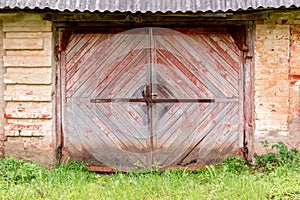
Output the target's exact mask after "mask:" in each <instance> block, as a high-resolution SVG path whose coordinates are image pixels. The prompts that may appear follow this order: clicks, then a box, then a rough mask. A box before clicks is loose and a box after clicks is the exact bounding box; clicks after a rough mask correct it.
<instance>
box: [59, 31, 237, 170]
mask: <svg viewBox="0 0 300 200" xmlns="http://www.w3.org/2000/svg"><path fill="white" fill-rule="evenodd" d="M64 53H65V65H64V69H65V74H66V77H65V81H66V89H65V93H66V109H65V112H64V114H65V119H66V122H65V124H64V125H63V126H64V136H65V144H64V145H65V147H66V148H67V149H68V151H69V153H70V155H72V156H73V157H74V158H76V157H80V158H83V157H84V154H88V155H89V156H88V159H90V160H95V161H96V162H97V163H98V164H101V165H107V166H113V167H126V168H132V167H134V163H139V165H140V166H141V167H144V168H149V167H151V166H152V165H153V164H159V165H160V166H162V167H164V166H171V165H190V164H197V165H204V164H207V163H210V162H215V161H217V160H218V159H220V158H222V157H225V156H228V155H232V154H234V153H235V152H236V151H237V148H238V144H239V141H240V140H241V138H240V137H241V127H242V124H243V123H242V120H241V117H240V116H242V115H243V109H242V105H243V103H242V96H243V94H241V91H242V89H241V88H242V87H243V85H242V81H243V80H242V78H241V77H242V70H241V67H240V65H241V64H240V61H239V59H240V51H239V50H238V48H237V47H236V45H235V43H234V41H233V39H232V38H231V36H230V34H227V33H205V34H204V33H201V32H197V29H193V31H191V32H182V33H180V32H178V31H174V30H170V29H164V28H139V29H133V30H129V31H125V32H122V33H120V34H116V35H110V34H74V35H73V36H72V37H71V39H70V42H69V45H68V47H67V49H66V50H65V52H64ZM148 97H149V98H148ZM145 98H146V100H143V99H145ZM147 98H148V100H147ZM92 99H102V101H103V102H102V103H99V102H101V101H99V102H98V103H97V101H94V102H93V101H92ZM129 99H131V100H130V101H129ZM197 99H212V101H207V102H205V103H201V101H199V100H197ZM127 100H128V101H127ZM209 102H210V103H209ZM83 151H84V152H83Z"/></svg>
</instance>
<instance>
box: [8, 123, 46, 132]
mask: <svg viewBox="0 0 300 200" xmlns="http://www.w3.org/2000/svg"><path fill="white" fill-rule="evenodd" d="M7 125H8V126H9V130H19V131H21V130H40V129H41V127H42V125H24V124H7Z"/></svg>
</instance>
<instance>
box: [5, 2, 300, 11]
mask: <svg viewBox="0 0 300 200" xmlns="http://www.w3.org/2000/svg"><path fill="white" fill-rule="evenodd" d="M282 6H283V7H287V8H288V7H291V6H296V7H300V0H0V9H1V8H11V9H13V8H21V9H24V8H30V9H34V8H40V9H45V8H50V9H52V10H59V11H64V10H69V11H75V10H78V11H81V12H83V11H90V12H94V11H100V12H104V11H111V12H114V11H121V12H126V11H129V12H133V13H135V12H138V11H139V12H142V13H145V12H153V13H155V12H163V13H164V12H168V11H170V12H177V11H181V12H188V11H191V12H197V11H202V12H206V11H213V12H215V11H224V12H225V11H228V10H233V11H236V10H238V9H242V10H247V9H249V8H253V9H256V8H259V7H262V8H279V7H282Z"/></svg>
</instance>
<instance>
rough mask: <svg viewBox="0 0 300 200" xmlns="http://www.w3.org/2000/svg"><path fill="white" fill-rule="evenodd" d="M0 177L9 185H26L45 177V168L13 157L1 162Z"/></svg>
mask: <svg viewBox="0 0 300 200" xmlns="http://www.w3.org/2000/svg"><path fill="white" fill-rule="evenodd" d="M0 168H1V171H0V175H1V176H2V177H3V178H4V179H5V180H6V181H7V182H9V183H14V184H17V183H26V182H30V181H32V180H33V179H36V178H41V177H42V176H43V172H44V169H45V168H44V167H41V166H38V165H37V164H35V163H33V162H25V161H23V160H16V159H15V158H12V157H7V158H4V159H2V160H1V161H0Z"/></svg>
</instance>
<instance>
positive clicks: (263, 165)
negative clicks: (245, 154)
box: [253, 141, 300, 171]
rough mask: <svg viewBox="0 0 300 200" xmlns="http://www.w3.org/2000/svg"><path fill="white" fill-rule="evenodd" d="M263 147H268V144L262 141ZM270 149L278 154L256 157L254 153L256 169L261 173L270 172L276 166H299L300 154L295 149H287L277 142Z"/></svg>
mask: <svg viewBox="0 0 300 200" xmlns="http://www.w3.org/2000/svg"><path fill="white" fill-rule="evenodd" d="M262 144H263V146H264V147H265V148H267V147H268V145H269V143H268V142H266V141H264V142H263V143H262ZM272 149H274V150H277V151H278V153H274V152H268V153H266V154H262V155H258V154H256V153H254V155H253V156H254V158H255V165H254V167H255V168H256V169H261V170H263V171H272V170H274V169H275V168H276V167H278V166H284V165H293V164H299V161H300V154H299V151H298V150H297V149H296V148H292V149H290V150H289V149H288V147H287V146H286V145H285V144H284V143H283V142H278V143H277V144H274V145H272Z"/></svg>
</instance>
